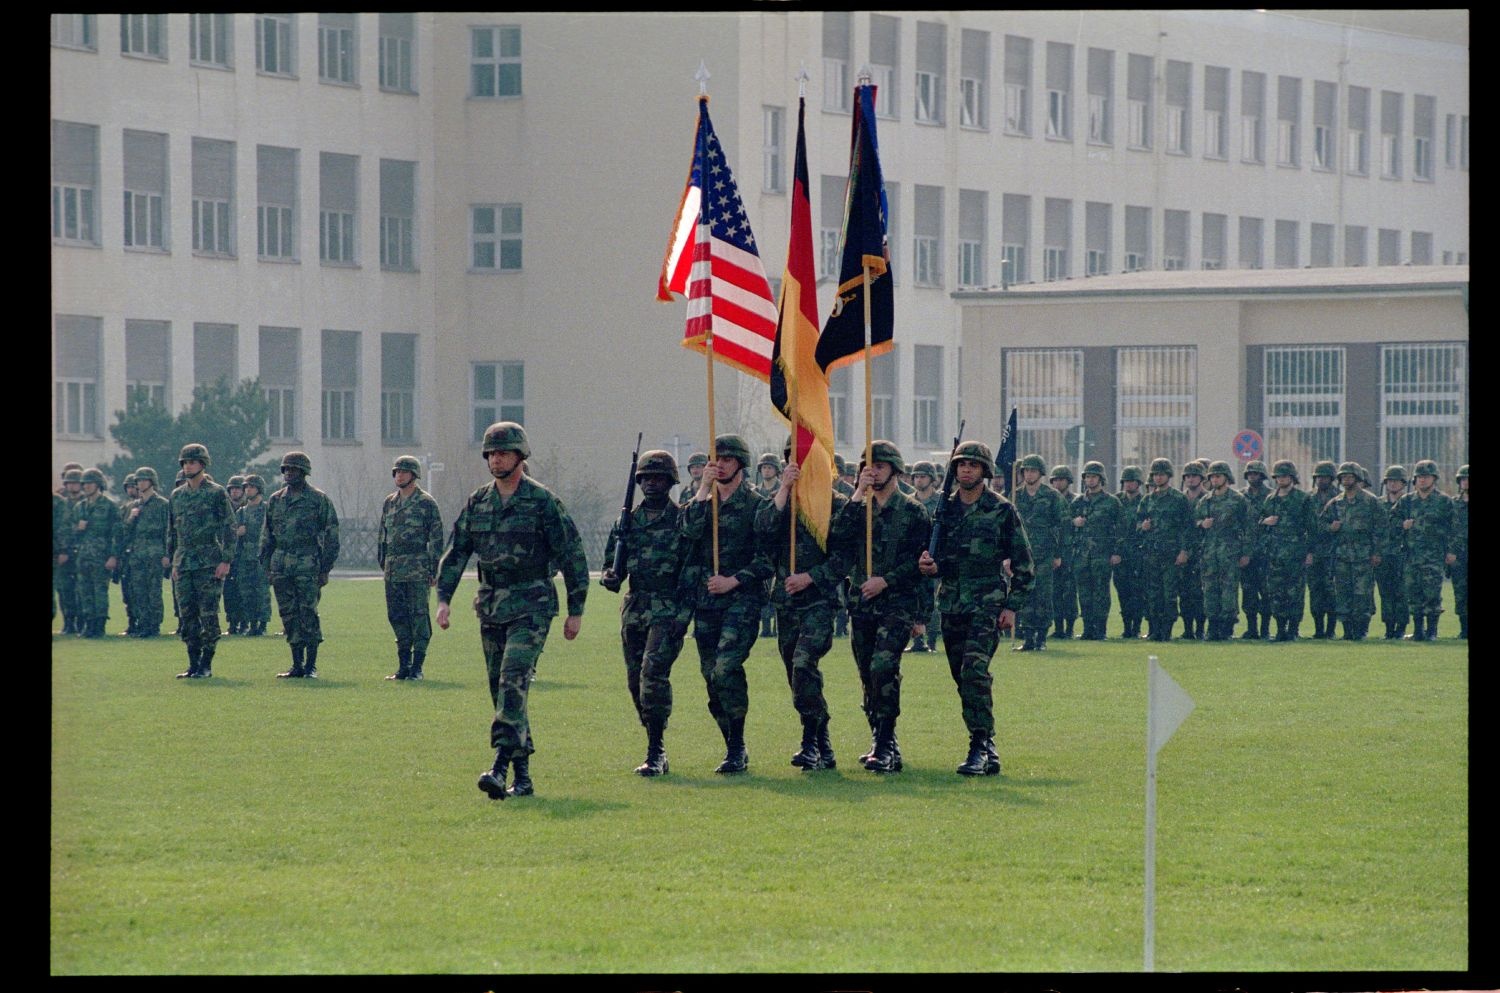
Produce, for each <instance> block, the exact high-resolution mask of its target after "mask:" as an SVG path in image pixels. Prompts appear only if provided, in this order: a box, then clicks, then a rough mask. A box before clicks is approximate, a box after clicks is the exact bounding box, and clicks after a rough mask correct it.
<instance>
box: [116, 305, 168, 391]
mask: <svg viewBox="0 0 1500 993" xmlns="http://www.w3.org/2000/svg"><path fill="white" fill-rule="evenodd" d="M171 327H172V326H171V325H170V324H168V323H167V322H166V321H133V320H129V319H127V320H126V321H125V390H126V394H127V395H128V396H133V397H139V398H140V399H141V400H142V401H144V402H145V403H149V404H153V405H155V406H157V407H160V408H162V409H163V410H165V409H166V407H167V386H168V384H170V383H171V382H172V373H171V365H172V344H171Z"/></svg>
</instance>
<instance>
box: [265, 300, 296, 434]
mask: <svg viewBox="0 0 1500 993" xmlns="http://www.w3.org/2000/svg"><path fill="white" fill-rule="evenodd" d="M301 354H302V332H301V331H299V330H298V329H297V328H270V327H263V328H261V329H260V386H261V390H262V391H263V392H264V393H265V395H266V400H267V402H269V403H270V405H271V410H270V412H269V414H267V416H266V435H267V436H268V438H269V439H270V440H271V441H295V440H296V439H297V390H298V383H299V382H300V380H301V364H302V363H301Z"/></svg>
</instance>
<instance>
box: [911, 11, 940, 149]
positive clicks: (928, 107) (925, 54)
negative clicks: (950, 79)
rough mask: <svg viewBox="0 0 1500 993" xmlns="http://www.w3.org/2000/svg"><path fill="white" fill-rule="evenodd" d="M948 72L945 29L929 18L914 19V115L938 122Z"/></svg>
mask: <svg viewBox="0 0 1500 993" xmlns="http://www.w3.org/2000/svg"><path fill="white" fill-rule="evenodd" d="M947 76H948V29H947V27H946V26H944V25H942V24H933V23H931V22H929V21H918V22H917V87H916V91H917V92H916V96H917V106H916V119H917V120H919V121H921V122H923V123H925V124H942V123H944V122H945V121H946V119H947V117H946V115H945V114H944V113H943V106H944V99H945V97H946V92H945V89H946V83H947Z"/></svg>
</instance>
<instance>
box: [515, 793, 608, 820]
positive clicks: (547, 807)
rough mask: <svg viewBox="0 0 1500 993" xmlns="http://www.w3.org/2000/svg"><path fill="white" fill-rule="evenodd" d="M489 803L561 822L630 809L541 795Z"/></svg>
mask: <svg viewBox="0 0 1500 993" xmlns="http://www.w3.org/2000/svg"><path fill="white" fill-rule="evenodd" d="M489 802H490V803H492V804H493V805H494V806H496V807H505V808H507V809H508V810H511V811H519V810H530V811H531V812H532V816H536V817H547V818H550V819H552V820H559V821H573V820H579V819H580V818H584V817H594V816H596V815H598V814H609V813H616V812H618V811H621V810H628V809H629V808H630V805H629V804H626V803H618V802H614V801H609V802H605V801H600V800H579V799H575V798H571V797H563V796H560V797H549V796H546V795H541V794H533V795H532V796H523V797H509V798H507V799H505V800H491V801H489Z"/></svg>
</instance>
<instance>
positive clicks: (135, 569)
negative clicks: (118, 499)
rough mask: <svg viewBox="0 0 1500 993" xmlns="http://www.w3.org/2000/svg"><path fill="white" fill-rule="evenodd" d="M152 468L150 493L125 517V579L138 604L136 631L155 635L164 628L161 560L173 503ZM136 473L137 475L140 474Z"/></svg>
mask: <svg viewBox="0 0 1500 993" xmlns="http://www.w3.org/2000/svg"><path fill="white" fill-rule="evenodd" d="M147 471H150V472H151V475H150V476H149V477H147V478H149V479H150V480H151V483H152V487H151V495H150V496H147V497H141V498H139V499H137V500H136V502H135V506H134V507H132V508H131V509H130V513H129V515H128V516H127V517H126V520H125V544H126V547H127V548H128V549H129V551H128V552H127V553H126V558H127V561H128V562H129V566H130V568H129V571H128V572H127V574H126V578H125V580H124V582H125V583H128V584H129V585H130V588H131V601H132V603H133V604H134V605H135V612H136V629H135V630H136V635H137V636H138V637H141V638H154V637H156V635H157V634H158V633H160V631H161V622H162V617H163V613H164V609H163V606H162V598H161V580H162V564H161V560H162V559H164V558H166V557H167V540H168V534H169V532H170V529H171V524H172V505H171V503H169V502H168V500H167V498H166V497H164V496H162V495H161V493H160V492H158V491H157V489H156V485H155V483H156V472H155V471H154V470H147V469H142V470H140V473H143V472H147ZM140 473H137V476H138V477H139V476H140Z"/></svg>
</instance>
